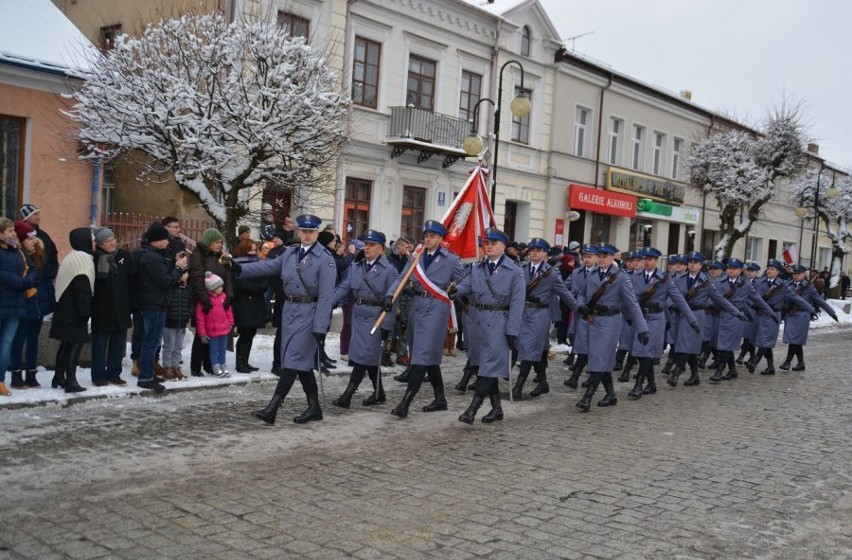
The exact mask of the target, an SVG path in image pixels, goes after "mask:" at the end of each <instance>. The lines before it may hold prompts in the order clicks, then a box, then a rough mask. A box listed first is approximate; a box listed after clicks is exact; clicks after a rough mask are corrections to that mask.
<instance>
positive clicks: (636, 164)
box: [630, 124, 645, 171]
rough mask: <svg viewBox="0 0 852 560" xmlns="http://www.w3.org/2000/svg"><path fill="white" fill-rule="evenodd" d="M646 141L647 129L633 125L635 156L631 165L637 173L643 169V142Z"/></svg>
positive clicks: (631, 160)
mask: <svg viewBox="0 0 852 560" xmlns="http://www.w3.org/2000/svg"><path fill="white" fill-rule="evenodd" d="M644 139H645V127H644V126H641V125H638V124H634V125H633V156H632V157H631V159H630V165H631V166H632V167H633V169H636V170H637V171H638V170H640V169H642V141H643V140H644Z"/></svg>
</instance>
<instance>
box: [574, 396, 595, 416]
mask: <svg viewBox="0 0 852 560" xmlns="http://www.w3.org/2000/svg"><path fill="white" fill-rule="evenodd" d="M591 406H592V395H590V394H588V393H586V394H585V395H583V398H582V399H580V401H579V402H578V403H577V408H579V409H580V410H582V411H583V412H588V411H589V408H591Z"/></svg>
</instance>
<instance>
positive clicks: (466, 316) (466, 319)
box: [455, 263, 479, 393]
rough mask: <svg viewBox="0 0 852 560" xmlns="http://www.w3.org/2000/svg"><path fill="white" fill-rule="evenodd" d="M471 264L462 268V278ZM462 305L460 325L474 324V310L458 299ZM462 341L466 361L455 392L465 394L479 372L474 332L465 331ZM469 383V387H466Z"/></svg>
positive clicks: (464, 299) (467, 303)
mask: <svg viewBox="0 0 852 560" xmlns="http://www.w3.org/2000/svg"><path fill="white" fill-rule="evenodd" d="M472 267H473V263H467V264H465V265H464V266H463V267H462V270H463V273H462V278H464V277H465V276H467V275H468V274H470V271H471V270H472ZM459 301H461V303H462V319H461V321H462V324H463V325H472V324H475V323H476V308H475V307H473V306H472V305H470V304H469V302H468V301H467V298H461V299H459ZM464 340H465V343H466V346H465V347H466V349H467V350H466V352H467V361H466V362H465V364H464V371H463V372H462V377H461V380H459V382H458V383H457V384H456V387H455V389H456V391H458V392H460V393H466V392H467V390H468V389H474V388H475V384H476V379H474V380H473V382H471V378H472V377H476V373H477V372H478V371H479V341H478V340H477V339H476V330H474V329H471V330H469V331H465V333H464ZM468 383H470V385H468Z"/></svg>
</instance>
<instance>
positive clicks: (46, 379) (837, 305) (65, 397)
mask: <svg viewBox="0 0 852 560" xmlns="http://www.w3.org/2000/svg"><path fill="white" fill-rule="evenodd" d="M829 303H830V304H831V305H832V307H834V309H835V312H836V313H837V317H838V319H839V322H837V323H835V322H834V320H833V319H832V318H831V317H829V316H828V315H827V314H826V313H825V312H821V313H820V315H819V318H817V319H816V320H815V321H812V322H811V329H813V330H815V329H830V328H832V327H835V326H849V325H852V314H850V313H847V312H845V311H843V309H844V308H846V309H849V308H850V307H852V301H846V300H829ZM783 332H784V331H783V324H782V329H781V334H779V344H781V342H780V340H781V336H783ZM191 343H192V334H191V332H189V331H188V332H187V336H186V345H185V347H184V350H183V362H184V366H183V367H182V369H183V372H184V373H185V374H186V375H187V376H189V357H190V350H191V346H192V344H191ZM272 343H273V337H272V336H268V335H258V336H256V337H255V339H254V345H253V346H252V351H251V358H250V362H251V364H252V365H254V366H256V367H259V368H261V370H260V371H258V372H255V373H251V374H246V373H236V372H235V371H234V354H233V352H228V364H227V365H228V371H230V372H231V377H229V378H225V379H219V378H218V377H212V376H209V375H205V376H204V377H187V378H186V379H184V380H182V381H166V383H165V386H166V393H165V394H168V393H169V390H170V389H198V388H203V387H216V386H227V385H232V384H236V383H249V382H252V381H255V380H259V379H269V380H273V379H275V376H274V375H272V374H271V373H268V371H266V373H264V371H265V370H268V369H269V368H270V366H271V365H272ZM551 344H552V346H551V350H553V351H554V352H555V353H557V354H566V353H568V352H570V350H571V347H570V346H568V345H564V344H556V343H555V341H551ZM326 352H327V353H328V355H329V357H330V358H332V359H335V360H337V359H338V358H339V357H340V335H339V333H335V332H330V333H328V338H327V339H326ZM460 355H463V353H460ZM127 356H128V357H127V358H125V359H124V371H123V372H122V375H121V377H122V378H123V379H124V380H125V381H127V385H124V386H117V385H108V386H106V387H95V386H93V385H92V377H91V370H90V369H89V368H83V367H80V368H77V381H78V382H79V383H80V385H82V386H83V387H86V391H85V392H84V393H71V394H66V393H65V391H64V390H62V389H51V388H50V380H51V379H53V372H52V371H47V370H45V368H43V367H40V368H39V374H38V381H39V383H40V384H41V385H42V386H41V388H38V389H10V390H11V391H12V396H10V397H0V409H3V408H17V407H21V406H34V405H39V404H49V403H56V404H59V405H63V406H64V405H67V404H71V403H73V402H78V401H79V400H80V399H92V398H128V397H132V396H136V395H139V394H140V393H152V391H150V390H146V389H140V388H139V387H137V386H136V378H135V377H133V376H132V375H130V368H131V365H132V364H131V361H130V358H129V356H130V345H129V343H128V348H127ZM395 369H396V373H398V372H399V371H402V368H400V367H397V368H395ZM333 371H335V372H336V373H337V374H343V375H345V374H348V372H349V371H350V370H349V367H348V365H347V364H346V363H345V362H343V361H338V366H337V369H336V370H333ZM390 371H392V370H386V371H385V375H387V374H388V373H390ZM326 379H328V378H326ZM9 382H10V375H9V374H8V373H7V375H6V384H7V387H8V384H9ZM184 394H185V393H184Z"/></svg>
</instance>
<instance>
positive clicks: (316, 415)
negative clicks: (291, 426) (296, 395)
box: [293, 393, 322, 424]
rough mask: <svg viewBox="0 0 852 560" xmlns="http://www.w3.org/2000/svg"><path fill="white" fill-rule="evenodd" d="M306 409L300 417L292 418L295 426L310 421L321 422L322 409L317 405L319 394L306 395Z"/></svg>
mask: <svg viewBox="0 0 852 560" xmlns="http://www.w3.org/2000/svg"><path fill="white" fill-rule="evenodd" d="M305 396H306V397H308V408H307V409H306V410H305V411H304V412H303V413H301V414H300V415H298V416H296V417H295V418H293V422H295V423H296V424H305V423H306V422H310V421H312V420H322V408H320V403H319V393H308V394H307V395H305Z"/></svg>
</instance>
